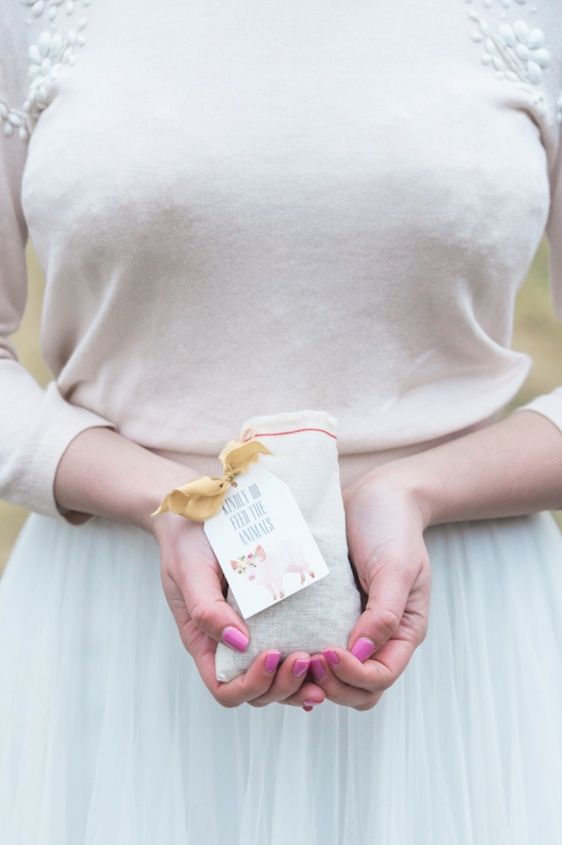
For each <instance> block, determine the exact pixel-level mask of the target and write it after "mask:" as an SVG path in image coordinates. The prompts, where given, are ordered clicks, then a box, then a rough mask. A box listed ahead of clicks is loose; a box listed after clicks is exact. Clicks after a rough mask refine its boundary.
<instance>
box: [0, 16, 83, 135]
mask: <svg viewBox="0 0 562 845" xmlns="http://www.w3.org/2000/svg"><path fill="white" fill-rule="evenodd" d="M20 2H21V3H22V4H23V6H24V7H25V10H26V12H27V13H28V15H29V13H31V16H28V17H27V18H26V22H27V23H28V24H32V23H34V21H35V20H37V19H43V18H45V19H46V21H48V28H47V29H43V30H42V31H41V33H40V34H39V38H38V40H37V42H36V43H34V44H30V45H29V48H28V58H29V67H28V73H29V77H30V83H29V89H28V93H27V97H26V99H25V101H24V102H23V104H22V105H21V106H19V107H17V106H15V105H13V104H10V103H6V102H3V101H2V100H0V120H1V121H2V123H3V132H4V135H7V136H9V135H12V134H15V133H16V132H17V134H18V135H19V137H20V139H21V140H23V141H25V140H27V139H28V138H29V135H30V134H31V132H32V131H33V128H34V127H35V124H36V123H37V120H38V119H39V116H40V114H41V112H42V111H43V109H45V108H46V107H47V106H48V105H49V101H50V96H51V93H52V90H53V84H54V82H55V80H56V78H57V75H58V73H59V71H60V69H61V67H63V66H64V65H66V64H70V65H72V64H74V62H75V61H76V53H77V49H78V48H79V47H82V46H84V44H85V43H86V35H85V33H84V29H85V28H86V26H87V23H88V22H87V20H86V18H85V17H78V13H79V11H80V7H81V6H82V7H84V8H87V7H88V6H89V5H90V3H91V2H92V0H20Z"/></svg>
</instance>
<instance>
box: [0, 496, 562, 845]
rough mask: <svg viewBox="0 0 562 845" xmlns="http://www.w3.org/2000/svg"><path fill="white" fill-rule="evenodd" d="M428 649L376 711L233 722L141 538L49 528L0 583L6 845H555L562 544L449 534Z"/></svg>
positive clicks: (440, 534) (531, 520)
mask: <svg viewBox="0 0 562 845" xmlns="http://www.w3.org/2000/svg"><path fill="white" fill-rule="evenodd" d="M426 541H427V545H428V549H429V552H430V556H431V560H432V564H433V586H432V594H431V614H430V622H429V630H428V633H427V636H426V639H425V640H424V642H423V643H422V644H421V646H420V647H419V648H418V649H417V650H416V651H415V653H414V655H413V657H412V659H411V661H410V663H409V665H408V667H407V669H406V671H405V672H404V673H403V674H402V675H401V676H400V678H399V679H398V681H397V682H396V683H395V684H394V685H393V686H392V687H391V688H390V689H388V690H387V691H386V692H385V694H384V695H383V697H382V698H381V700H380V701H379V703H378V705H377V706H376V707H374V708H373V709H372V710H368V711H363V712H360V711H355V710H352V709H349V708H343V707H339V706H337V705H335V704H332V703H331V702H329V701H325V702H324V703H323V704H322V705H320V706H318V707H316V708H315V709H314V710H313V711H312V712H309V713H307V712H305V711H303V710H302V709H300V708H297V707H288V706H285V705H280V704H274V705H270V706H268V707H265V708H263V709H257V708H252V707H250V706H248V705H242V706H241V707H238V708H235V709H226V708H223V707H221V705H219V704H218V703H217V702H215V700H214V699H213V698H212V697H211V695H210V693H209V692H208V691H207V689H206V688H205V687H204V685H203V683H202V681H201V680H200V678H199V675H198V674H197V671H196V669H195V667H194V664H193V663H192V660H191V657H190V656H189V654H188V653H187V652H186V651H185V650H184V648H183V646H182V645H181V642H180V640H179V637H178V634H177V631H176V627H175V623H174V620H173V618H172V615H171V613H170V611H169V609H168V606H167V604H166V601H165V599H164V595H163V592H162V589H161V586H160V575H159V550H158V546H157V543H156V541H155V539H154V538H153V537H152V536H151V535H149V534H147V533H145V532H143V531H142V530H140V529H137V528H134V527H131V526H126V525H124V524H121V523H116V522H112V521H110V520H106V519H102V518H98V517H94V518H93V519H91V520H90V521H89V522H88V523H86V524H84V525H82V526H79V527H75V526H71V525H68V526H67V525H65V524H63V523H59V522H56V521H54V520H52V519H51V518H49V517H45V516H41V515H38V514H31V515H30V516H29V517H28V519H27V521H26V523H25V524H24V527H23V530H22V531H21V533H20V535H19V537H18V540H17V543H16V545H15V547H14V549H13V551H12V554H11V557H10V559H9V562H8V566H7V569H6V572H5V575H4V576H3V578H2V580H1V582H0V585H1V586H0V685H1V688H0V826H1V834H0V839H1V841H2V842H3V843H6V845H219V844H220V845H224V844H225V843H228V845H305V843H306V845H343V844H344V843H345V845H367V843H368V844H369V845H371V843H373V844H374V843H377V845H469V843H470V845H476V843H477V845H559V843H560V842H561V841H562V538H561V535H560V532H559V530H558V528H557V526H556V523H555V522H554V520H553V519H552V517H551V515H550V514H549V513H547V512H541V513H538V514H532V515H529V516H523V517H516V518H509V519H492V520H482V521H476V522H462V523H461V522H458V523H451V524H447V525H442V526H432V527H430V528H429V529H428V530H427V531H426Z"/></svg>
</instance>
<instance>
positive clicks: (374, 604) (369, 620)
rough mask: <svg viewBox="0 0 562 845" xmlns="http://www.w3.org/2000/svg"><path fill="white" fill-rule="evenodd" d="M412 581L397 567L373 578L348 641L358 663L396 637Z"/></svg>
mask: <svg viewBox="0 0 562 845" xmlns="http://www.w3.org/2000/svg"><path fill="white" fill-rule="evenodd" d="M414 579H415V573H414V572H413V571H410V570H407V569H405V568H403V567H400V566H394V567H393V566H386V567H384V568H383V569H380V570H379V571H378V572H375V573H373V574H372V576H371V578H370V581H369V595H368V598H367V604H366V606H365V610H364V611H363V613H362V614H361V616H360V617H359V619H358V620H357V622H356V624H355V626H354V627H353V628H352V630H351V632H350V634H349V637H348V641H347V647H348V648H349V649H350V651H351V652H352V653H353V654H354V655H355V656H356V657H358V658H359V660H361V661H362V660H366V659H367V658H368V657H370V656H371V655H372V653H373V652H374V651H375V649H379V648H380V647H381V646H382V645H384V643H386V642H387V641H388V640H389V639H390V638H391V637H392V636H393V634H395V633H396V631H397V630H398V628H399V626H400V621H401V619H402V616H403V614H404V610H405V608H406V603H407V601H408V596H409V594H410V590H411V588H412V584H413V583H414Z"/></svg>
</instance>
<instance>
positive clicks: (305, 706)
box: [302, 704, 314, 713]
mask: <svg viewBox="0 0 562 845" xmlns="http://www.w3.org/2000/svg"><path fill="white" fill-rule="evenodd" d="M302 709H303V710H306V712H307V713H310V711H311V710H314V707H312V705H310V704H303V706H302Z"/></svg>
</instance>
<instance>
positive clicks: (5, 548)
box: [0, 239, 562, 571]
mask: <svg viewBox="0 0 562 845" xmlns="http://www.w3.org/2000/svg"><path fill="white" fill-rule="evenodd" d="M547 261H548V244H547V242H546V240H545V239H543V241H542V242H541V244H540V246H539V249H538V250H537V253H536V255H535V258H534V261H533V266H532V267H531V269H530V271H529V274H528V276H527V279H526V280H525V283H524V285H523V286H522V288H521V290H520V291H519V295H518V299H517V310H516V320H515V331H514V339H513V346H514V347H515V348H516V349H519V350H521V351H522V352H526V353H527V354H528V355H530V356H531V357H532V358H533V360H534V366H533V368H532V370H531V372H530V374H529V377H528V378H527V380H526V382H525V384H524V385H523V387H522V388H521V390H520V391H519V393H518V394H517V396H516V397H515V398H514V400H513V402H511V403H510V405H509V406H508V409H507V410H508V411H509V410H512V409H513V408H515V407H516V406H517V405H521V404H524V403H525V402H527V401H529V399H531V398H532V397H533V396H536V395H538V394H540V393H547V392H548V391H549V390H552V388H553V387H555V386H557V385H558V384H560V383H561V379H562V377H561V372H562V368H561V366H560V364H561V362H562V323H561V322H560V320H559V319H558V318H557V317H556V316H555V314H554V312H553V309H552V301H551V297H550V291H549V289H548V266H547ZM27 263H28V271H29V294H28V301H27V307H26V312H25V315H24V319H23V322H22V325H21V327H20V329H19V331H18V332H17V333H16V334H15V335H14V336H13V341H14V344H15V346H16V349H17V350H18V354H19V356H20V360H21V363H22V364H23V366H24V367H26V368H27V369H28V370H29V371H30V372H31V373H32V374H33V375H34V376H35V378H36V379H37V381H38V382H39V383H40V384H41V385H42V386H45V385H46V384H47V382H48V381H49V379H50V378H52V376H51V374H50V373H49V370H48V369H47V367H46V365H45V363H44V362H43V360H42V358H41V353H40V350H39V322H40V317H41V306H42V298H43V285H44V281H43V276H42V273H41V269H40V267H39V264H38V261H37V257H36V255H35V252H34V250H33V245H32V243H31V242H29V244H28V248H27ZM27 513H28V512H27V511H25V510H23V509H22V508H18V507H14V506H13V505H9V504H7V503H5V502H0V571H1V570H2V568H3V566H4V564H5V562H6V560H7V558H8V555H9V553H10V549H11V547H12V544H13V542H14V540H15V538H16V536H17V533H18V531H19V530H20V528H21V526H22V524H23V521H24V519H25V518H26V516H27ZM554 516H555V517H556V519H557V521H558V524H559V525H560V526H561V528H562V511H557V512H555V513H554Z"/></svg>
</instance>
